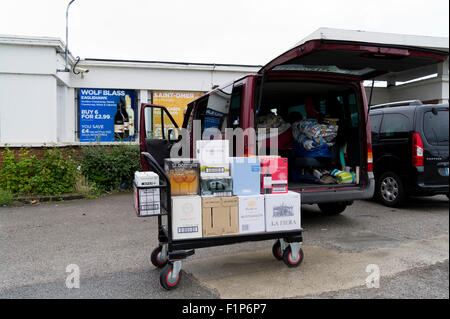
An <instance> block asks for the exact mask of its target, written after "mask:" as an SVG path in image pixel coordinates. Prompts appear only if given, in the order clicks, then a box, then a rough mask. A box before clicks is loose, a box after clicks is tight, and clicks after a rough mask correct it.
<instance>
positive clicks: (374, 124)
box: [370, 114, 383, 134]
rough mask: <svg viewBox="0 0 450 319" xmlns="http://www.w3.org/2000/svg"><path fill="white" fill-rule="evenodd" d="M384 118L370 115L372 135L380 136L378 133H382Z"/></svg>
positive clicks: (379, 115)
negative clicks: (382, 120)
mask: <svg viewBox="0 0 450 319" xmlns="http://www.w3.org/2000/svg"><path fill="white" fill-rule="evenodd" d="M382 118H383V115H382V114H375V115H370V131H371V132H372V134H378V132H379V131H380V124H381V119H382Z"/></svg>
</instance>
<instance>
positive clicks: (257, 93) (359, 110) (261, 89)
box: [140, 38, 448, 214]
mask: <svg viewBox="0 0 450 319" xmlns="http://www.w3.org/2000/svg"><path fill="white" fill-rule="evenodd" d="M447 57H448V52H440V51H436V50H430V49H425V48H414V47H409V46H408V47H406V46H399V45H396V46H392V47H390V46H389V45H386V44H380V43H378V44H377V43H367V42H364V43H363V42H355V41H340V40H327V39H324V38H321V39H313V40H308V41H306V42H304V43H301V44H299V45H297V46H295V47H294V48H292V49H290V50H288V51H287V52H285V53H284V54H282V55H280V56H278V57H277V58H275V59H274V60H272V61H271V62H269V63H268V64H267V65H265V66H264V67H262V68H261V69H260V70H259V72H258V73H256V74H249V75H247V76H244V77H242V78H239V79H237V80H235V81H233V82H232V83H229V84H226V85H222V86H220V87H218V88H216V89H213V90H212V91H210V92H208V93H206V94H205V95H203V96H201V97H200V98H198V99H196V100H195V101H193V102H191V103H190V104H189V105H188V108H187V110H186V113H185V117H184V122H183V128H186V129H187V131H188V135H189V136H188V139H189V144H190V148H191V150H190V151H191V153H190V154H193V150H194V149H195V141H196V140H198V139H201V135H202V133H203V132H204V130H205V129H207V128H214V129H217V130H218V131H219V132H221V133H222V138H226V137H225V133H226V132H225V129H226V128H233V129H237V128H240V129H242V130H246V129H248V128H256V127H257V124H258V123H261V121H260V120H261V117H262V116H266V119H267V118H269V119H270V120H271V122H272V123H274V122H277V121H278V122H280V123H281V122H288V123H291V120H293V119H294V118H298V116H299V115H298V114H299V113H301V111H302V109H301V107H300V106H302V105H303V107H304V108H303V112H305V109H306V112H308V114H306V115H307V117H310V116H311V117H312V118H320V116H322V115H324V114H332V115H333V116H331V117H332V118H336V119H337V120H338V121H339V131H338V133H337V139H336V140H337V141H336V144H337V145H338V146H339V147H341V146H344V145H345V147H346V153H345V161H346V163H345V164H346V166H349V167H350V168H351V169H352V170H353V171H356V172H359V174H358V176H357V178H356V180H357V181H356V182H354V183H351V184H338V183H337V182H334V183H333V182H331V183H328V184H317V183H313V182H308V181H302V182H294V181H293V180H292V179H291V178H289V180H288V187H289V190H291V191H295V192H299V193H301V194H302V197H301V201H302V204H318V205H319V208H320V209H321V210H322V211H323V212H326V213H330V214H339V213H341V212H343V211H344V210H345V208H346V207H347V205H349V204H351V203H352V202H353V201H354V200H357V199H368V198H372V196H373V193H374V188H375V181H374V176H373V166H372V164H373V163H372V143H371V134H370V132H371V131H370V125H369V121H368V107H367V101H366V94H365V89H364V85H363V81H364V80H368V79H372V78H373V77H376V76H380V75H382V74H387V73H396V72H404V71H407V70H410V69H414V68H417V67H422V66H426V65H432V64H436V63H439V62H442V61H444V60H445V59H446V58H447ZM292 109H294V110H297V111H298V112H296V113H295V112H292V113H290V111H291V110H292ZM274 116H275V117H276V119H275V121H272V119H273V117H274ZM155 119H157V120H155ZM281 119H283V120H284V121H281ZM195 120H199V123H201V125H200V126H201V127H200V130H201V132H197V133H195V131H196V130H195V126H196V124H195V123H194V121H195ZM277 125H278V124H277ZM174 127H175V128H176V127H178V126H177V125H176V123H175V122H174V121H173V119H172V117H171V116H170V114H169V112H168V111H167V110H166V109H165V108H164V107H162V106H156V105H151V104H142V106H141V115H140V143H141V151H143V152H144V151H145V152H149V153H151V154H154V155H155V157H157V158H163V157H164V156H168V153H169V150H170V147H171V145H172V144H173V143H175V142H176V141H177V140H176V139H174V138H170V136H175V135H176V134H173V128H174ZM286 127H287V126H286ZM161 128H162V130H161ZM281 128H282V129H281ZM284 128H285V126H283V124H280V129H281V130H283V129H284ZM155 130H158V131H160V132H162V133H161V134H160V136H159V140H158V139H155V138H154V137H153V138H152V137H151V136H152V134H150V133H151V132H153V131H155ZM283 132H288V133H287V134H286V133H284V134H281V135H279V136H278V139H279V140H278V154H280V155H282V156H284V157H288V158H289V164H288V165H289V169H301V168H302V167H307V168H308V169H311V168H313V169H314V168H315V167H321V168H326V169H333V168H342V166H341V164H342V160H341V164H339V165H337V164H336V163H335V162H333V161H330V162H329V163H325V164H324V163H323V162H319V161H312V160H311V159H310V158H304V157H302V156H293V155H292V153H291V152H290V151H291V149H292V146H291V145H289V143H287V142H286V141H285V140H284V138H289V137H290V138H291V139H292V133H291V132H289V131H287V130H286V131H283ZM185 139H186V137H185ZM161 140H165V141H161ZM243 143H244V154H243V155H244V156H246V155H248V154H260V149H258V148H256V147H255V145H251V144H249V143H248V141H247V140H244V142H243ZM338 151H339V149H338ZM230 152H233V154H232V155H233V156H236V155H237V154H236V150H234V149H233V148H230ZM337 154H339V153H337ZM241 156H242V155H241ZM338 158H339V155H338ZM342 158H344V156H342ZM142 166H143V167H144V168H147V164H146V163H145V161H144V160H142Z"/></svg>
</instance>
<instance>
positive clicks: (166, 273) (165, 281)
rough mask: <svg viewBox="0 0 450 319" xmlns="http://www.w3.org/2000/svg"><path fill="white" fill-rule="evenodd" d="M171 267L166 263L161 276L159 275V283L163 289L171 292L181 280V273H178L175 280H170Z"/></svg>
mask: <svg viewBox="0 0 450 319" xmlns="http://www.w3.org/2000/svg"><path fill="white" fill-rule="evenodd" d="M172 271H173V265H172V264H170V263H168V264H166V265H165V266H164V268H163V270H162V271H161V274H160V275H159V282H160V283H161V286H162V287H163V288H164V289H167V290H172V289H175V288H177V287H178V285H179V283H180V280H181V271H180V272H179V273H178V276H177V278H172V277H171V274H172Z"/></svg>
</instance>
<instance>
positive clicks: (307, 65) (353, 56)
mask: <svg viewBox="0 0 450 319" xmlns="http://www.w3.org/2000/svg"><path fill="white" fill-rule="evenodd" d="M348 32H350V31H348ZM362 34H363V36H362V37H360V38H359V39H358V40H357V41H355V39H354V38H353V39H352V40H333V39H326V38H325V37H327V36H326V34H325V35H324V34H322V33H320V35H321V37H323V38H318V39H311V40H308V41H306V42H303V43H301V44H298V45H296V46H295V47H294V48H292V49H290V50H288V51H287V52H285V53H283V54H282V55H280V56H278V57H277V58H275V59H274V60H272V61H270V62H269V63H268V64H266V65H265V66H264V67H262V68H261V69H260V70H259V71H258V73H260V74H263V73H267V72H269V71H303V72H314V73H316V72H321V73H334V74H339V75H344V76H349V77H354V78H358V79H361V80H366V79H371V78H374V77H377V76H380V75H383V74H387V73H389V74H396V73H402V72H405V71H410V70H412V69H417V68H421V67H427V66H431V65H433V64H436V63H439V62H442V61H444V60H445V59H446V58H447V56H448V52H446V51H440V50H436V49H430V48H426V47H418V46H410V45H405V44H407V43H405V40H404V37H402V36H401V35H398V40H397V42H398V43H402V44H403V45H396V44H383V43H376V42H371V41H375V40H377V39H378V40H380V38H381V39H383V37H382V35H383V34H382V33H381V34H380V33H371V32H362ZM364 35H367V36H366V38H364ZM390 36H391V37H392V35H390ZM405 37H407V36H405ZM349 38H350V37H349ZM394 42H396V41H395V40H394V41H392V39H391V43H394ZM406 42H407V41H406ZM412 42H413V41H411V43H412Z"/></svg>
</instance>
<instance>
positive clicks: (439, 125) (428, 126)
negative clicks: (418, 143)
mask: <svg viewBox="0 0 450 319" xmlns="http://www.w3.org/2000/svg"><path fill="white" fill-rule="evenodd" d="M423 133H424V134H425V138H426V139H427V142H428V143H429V144H431V145H436V146H448V110H440V111H438V112H436V114H435V113H433V112H432V111H427V112H425V113H424V115H423Z"/></svg>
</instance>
